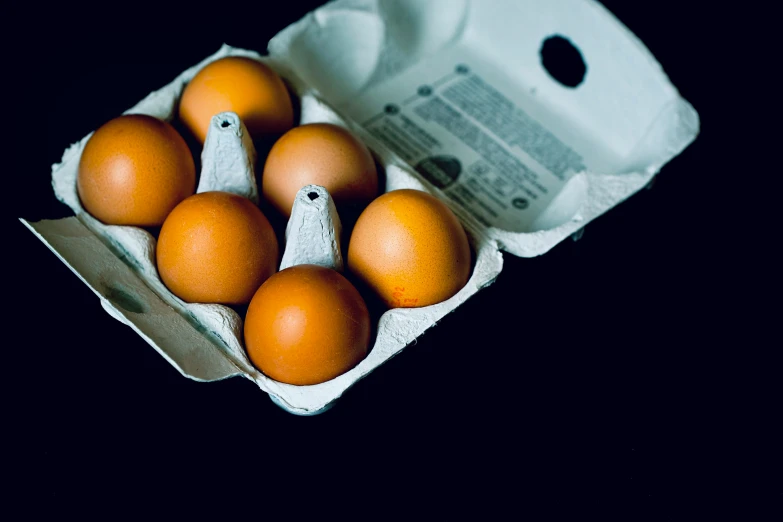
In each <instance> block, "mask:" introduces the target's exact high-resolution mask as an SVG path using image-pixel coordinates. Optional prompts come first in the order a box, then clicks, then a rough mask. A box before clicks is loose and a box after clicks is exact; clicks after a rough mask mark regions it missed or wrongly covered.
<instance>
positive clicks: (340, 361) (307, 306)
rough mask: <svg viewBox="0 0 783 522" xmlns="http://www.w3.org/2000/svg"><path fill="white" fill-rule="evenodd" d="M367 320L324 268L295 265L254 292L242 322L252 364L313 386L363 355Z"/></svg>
mask: <svg viewBox="0 0 783 522" xmlns="http://www.w3.org/2000/svg"><path fill="white" fill-rule="evenodd" d="M369 343H370V316H369V313H368V312H367V306H366V305H365V303H364V300H363V299H362V296H361V295H359V292H358V291H357V290H356V288H354V286H353V285H352V284H351V283H350V282H348V280H347V279H346V278H345V277H343V276H342V275H340V274H339V273H337V272H335V271H334V270H331V269H329V268H324V267H321V266H317V265H297V266H292V267H290V268H286V269H285V270H282V271H280V272H278V273H276V274H275V275H273V276H272V277H270V278H269V279H268V280H267V282H266V283H264V284H263V285H262V286H261V288H259V289H258V292H256V295H255V296H253V300H252V301H251V302H250V307H249V308H248V310H247V316H246V317H245V347H246V349H247V353H248V356H249V357H250V360H251V361H252V362H253V364H254V365H255V366H256V367H257V368H258V369H259V370H261V371H262V372H264V373H265V374H266V375H267V376H269V377H271V378H272V379H275V380H276V381H280V382H285V383H288V384H298V385H306V384H318V383H321V382H325V381H328V380H330V379H333V378H335V377H337V376H338V375H341V374H343V373H345V372H347V371H348V370H350V369H351V368H353V367H354V366H356V365H357V364H358V363H359V362H360V361H361V360H362V359H364V357H365V356H366V355H367V348H368V345H369Z"/></svg>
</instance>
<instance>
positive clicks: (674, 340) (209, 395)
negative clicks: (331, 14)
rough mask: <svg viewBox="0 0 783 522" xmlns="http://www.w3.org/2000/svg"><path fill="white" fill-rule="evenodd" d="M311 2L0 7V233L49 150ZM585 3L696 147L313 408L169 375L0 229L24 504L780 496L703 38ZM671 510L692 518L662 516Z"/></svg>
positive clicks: (769, 394)
mask: <svg viewBox="0 0 783 522" xmlns="http://www.w3.org/2000/svg"><path fill="white" fill-rule="evenodd" d="M319 4H320V2H317V1H316V2H309V1H301V2H299V1H297V2H294V1H291V2H288V3H287V4H285V5H281V4H275V5H272V4H266V7H264V5H265V3H264V2H257V3H256V4H252V6H243V5H241V4H233V3H232V4H228V3H222V4H221V5H220V9H219V10H218V8H217V7H213V8H212V9H210V10H206V9H205V10H199V9H198V8H197V7H196V5H195V4H193V5H188V6H182V7H180V8H178V9H173V8H172V9H167V10H162V8H161V7H160V6H142V5H134V6H130V5H124V6H113V7H112V8H111V9H119V10H118V11H116V12H114V11H112V10H111V9H109V7H108V6H107V7H105V10H99V9H97V8H87V7H82V8H79V7H74V6H67V7H61V8H56V9H60V10H61V12H57V11H51V10H49V11H47V13H48V15H47V17H46V21H44V22H41V21H40V20H37V21H36V23H31V24H26V23H25V22H29V21H30V20H31V19H32V18H34V17H31V15H30V14H29V13H25V14H23V13H21V11H16V10H15V9H16V8H11V10H10V11H9V15H10V17H11V19H16V20H17V21H18V22H20V23H21V26H22V27H27V28H28V29H26V32H24V36H23V37H20V39H19V40H18V41H17V44H16V46H15V50H17V51H19V52H18V53H16V58H15V59H16V60H18V61H19V62H18V64H17V65H14V66H15V67H19V70H20V71H23V74H21V75H20V76H21V79H20V85H19V86H20V87H21V88H22V89H21V90H22V91H23V92H22V94H21V97H20V98H19V99H18V100H17V99H12V100H11V103H9V104H10V105H13V106H14V107H12V109H19V108H23V109H24V110H25V111H26V112H25V114H26V117H24V115H23V117H22V119H21V120H20V121H22V123H24V124H26V125H23V126H20V127H17V132H16V138H15V140H16V141H15V142H14V143H15V150H13V151H6V152H7V153H8V152H10V153H11V155H13V156H14V157H15V158H16V159H17V160H21V161H19V162H18V163H17V166H16V167H15V171H14V172H11V173H6V174H7V175H8V176H9V177H11V178H13V181H14V183H20V186H19V187H13V185H12V189H13V190H14V192H13V193H12V194H9V193H6V199H7V202H8V204H10V205H11V206H12V208H13V212H12V214H11V218H19V217H22V218H25V219H29V220H38V219H42V218H59V217H65V216H68V215H70V209H68V208H67V207H65V205H62V204H60V203H59V202H57V200H56V199H55V197H54V195H53V191H52V189H51V186H50V167H51V164H52V163H55V162H58V161H59V160H60V157H61V154H62V151H63V150H64V149H65V148H66V147H67V146H68V145H69V144H71V143H73V142H75V141H77V140H79V139H81V137H83V136H84V135H85V134H87V133H88V132H90V131H92V130H94V129H95V128H97V127H98V126H100V125H101V124H102V123H104V122H105V121H107V120H109V119H111V118H113V117H115V116H117V115H118V114H120V113H121V112H122V111H124V110H125V109H127V108H128V107H130V106H132V105H133V104H135V103H136V102H137V101H138V100H140V99H141V98H142V97H143V96H144V95H146V94H147V93H148V92H149V91H151V90H154V89H157V88H159V87H160V86H162V85H164V84H166V83H168V82H169V81H171V80H172V79H173V78H174V77H175V76H176V75H177V74H179V72H181V71H182V70H184V69H185V68H187V67H189V66H191V65H193V64H194V63H196V62H198V61H199V60H201V59H203V58H204V57H205V56H207V55H209V54H211V53H213V52H215V51H216V50H217V49H218V48H219V46H220V45H221V44H222V43H223V42H226V43H229V44H231V45H234V46H238V47H244V48H250V49H255V50H257V51H259V52H264V50H265V48H266V42H267V41H268V40H269V39H270V38H271V37H272V36H273V35H274V34H275V33H276V32H277V31H279V30H280V29H282V28H283V27H285V26H286V25H288V24H289V23H291V22H293V21H295V20H297V19H298V18H300V17H301V16H302V15H304V14H305V13H306V12H308V11H309V10H311V9H313V8H314V7H316V6H317V5H319ZM604 4H605V5H606V6H607V7H608V8H609V9H610V10H611V11H612V12H613V13H615V15H616V16H617V17H618V18H619V19H620V20H621V21H622V22H623V23H625V24H626V25H627V26H628V27H629V28H630V29H631V30H632V31H633V32H634V33H635V34H636V35H637V36H639V37H640V38H641V40H642V41H644V42H645V44H646V45H647V46H648V48H649V49H650V50H651V51H652V52H653V54H654V55H655V56H656V57H657V58H658V60H659V61H660V62H661V64H662V65H663V67H664V69H665V70H666V72H667V73H668V75H669V76H670V78H671V80H672V82H673V83H674V85H675V86H677V87H678V89H679V90H680V92H681V93H682V95H683V96H684V97H685V98H686V99H687V100H689V101H690V102H691V103H692V104H693V105H694V106H695V108H696V110H697V111H698V112H699V114H700V118H701V124H702V130H701V134H700V135H699V137H698V138H697V140H696V141H695V142H694V143H693V144H692V145H691V146H690V147H689V148H688V149H686V150H685V151H684V153H683V154H682V155H680V156H679V157H677V158H675V159H674V160H673V161H672V162H671V163H669V164H668V165H666V166H665V167H664V168H663V170H662V172H661V173H660V175H659V176H658V178H657V180H656V183H655V185H654V187H653V188H652V189H651V190H643V191H641V192H639V193H638V194H636V195H634V196H633V197H632V198H630V199H629V200H628V201H626V202H624V203H622V204H620V205H619V206H617V207H615V208H614V209H612V210H611V211H610V212H609V213H607V214H605V215H604V216H602V217H600V218H598V219H597V220H595V221H594V222H592V223H590V224H589V225H588V226H587V227H586V231H585V235H584V237H583V239H582V240H580V241H578V242H574V241H572V240H570V239H569V240H566V241H563V242H562V243H561V244H560V245H558V246H557V247H555V248H554V249H553V250H552V251H550V252H549V253H547V254H546V255H544V256H542V257H540V258H534V259H518V258H515V257H513V256H511V255H506V256H505V266H504V269H503V272H502V274H501V275H500V277H499V278H498V280H497V282H496V283H495V284H494V285H492V286H491V287H489V288H487V289H485V290H483V291H481V292H480V293H479V294H477V295H476V296H475V297H474V298H472V299H471V300H470V301H468V302H467V303H466V304H465V305H463V306H462V307H460V309H459V310H458V311H456V312H455V313H453V314H450V315H449V316H447V317H446V318H445V319H443V320H442V321H441V322H440V323H439V324H438V325H437V326H436V327H434V328H433V329H431V330H429V331H428V332H427V333H426V334H425V335H424V336H423V337H421V338H420V339H419V340H418V342H417V343H416V344H415V345H412V346H410V347H408V348H407V349H405V350H404V351H403V352H402V353H401V354H400V355H398V356H397V357H394V358H393V359H392V360H390V361H389V362H387V363H386V364H384V365H383V366H382V367H380V368H378V369H377V370H375V371H374V372H373V373H371V374H370V376H369V377H367V378H366V379H364V380H362V381H360V382H359V383H358V384H356V385H355V386H354V387H353V388H352V389H351V390H349V391H348V392H347V393H346V394H345V395H344V397H343V398H342V399H341V400H340V401H339V403H338V404H337V406H336V407H335V408H333V409H332V410H331V411H329V412H327V413H325V414H323V415H319V416H316V417H310V418H302V417H296V416H293V415H291V414H288V413H286V412H284V411H282V410H280V409H278V408H277V407H276V406H275V405H274V404H273V403H272V402H271V401H270V400H269V399H268V397H267V396H266V395H265V394H264V393H263V392H261V391H260V390H259V389H258V388H257V387H256V386H255V385H254V384H253V383H251V382H249V381H247V380H245V379H241V378H234V379H229V380H227V381H222V382H216V383H208V384H203V383H196V382H193V381H190V380H188V379H186V378H184V377H182V376H181V375H180V374H179V373H178V372H177V371H176V370H175V369H174V368H173V367H171V366H170V365H169V364H168V363H167V362H166V361H165V360H164V359H163V358H162V357H161V356H160V355H158V354H157V353H156V352H155V351H154V350H153V349H152V348H151V347H150V346H148V345H147V344H146V343H145V342H144V341H143V340H142V339H141V338H139V337H138V336H137V335H136V334H135V333H134V332H133V331H132V330H131V329H130V328H128V327H126V326H123V325H122V324H120V323H119V322H117V321H115V320H114V319H112V318H111V317H109V316H108V315H107V314H106V313H105V312H104V311H103V310H102V309H101V307H100V304H99V302H98V299H97V298H96V297H95V296H94V294H92V292H91V291H90V290H89V289H88V288H87V287H86V286H85V285H84V284H83V283H81V282H80V281H79V280H78V279H77V277H76V276H75V275H74V274H72V273H71V272H70V271H69V269H68V268H67V267H66V266H65V265H64V264H62V263H61V262H60V261H59V260H57V259H56V258H55V256H54V255H53V254H52V253H51V252H49V251H48V249H47V248H46V247H45V246H44V245H43V244H42V243H40V242H39V241H38V240H37V239H36V238H35V237H34V236H33V235H32V234H31V233H29V232H28V231H26V230H25V229H24V228H23V226H22V225H21V224H20V223H18V222H12V223H11V227H10V228H11V229H12V231H11V233H12V234H14V235H13V243H12V244H13V253H12V254H11V256H10V257H11V258H12V259H13V262H14V266H13V267H12V268H10V270H13V272H12V273H13V281H10V282H9V285H8V287H9V288H11V289H12V292H13V293H12V295H13V297H12V299H9V300H8V301H7V302H9V303H13V310H14V312H12V313H11V316H10V318H11V321H12V323H13V324H9V325H7V326H6V331H7V332H8V331H12V332H15V333H13V334H12V338H13V339H14V340H13V341H8V342H7V343H6V349H7V350H8V351H9V352H13V354H14V355H16V356H19V359H20V362H19V363H18V364H15V365H13V367H11V368H6V374H7V375H9V376H11V377H13V378H14V379H13V382H14V385H13V387H12V391H11V393H10V394H9V395H8V399H9V400H8V401H7V404H8V405H9V406H11V407H12V409H13V410H14V411H18V413H19V422H14V423H13V425H14V430H13V431H14V432H15V433H16V434H17V435H19V437H20V440H21V442H22V443H21V445H20V446H17V447H15V448H14V450H13V451H12V453H14V454H15V455H12V456H15V457H19V458H20V459H21V461H22V462H23V463H24V468H25V470H26V471H27V472H29V477H30V480H31V481H32V482H30V483H29V487H30V488H33V489H34V490H35V491H36V494H37V498H38V499H39V500H38V501H37V503H36V507H47V508H53V509H60V508H61V507H63V506H65V505H66V504H71V505H75V506H77V507H80V508H84V507H85V506H89V505H94V504H96V503H99V502H100V501H105V500H106V499H107V498H113V494H115V493H117V492H121V491H122V490H123V488H122V487H119V484H125V483H126V482H128V483H131V484H134V485H136V486H140V487H142V488H143V489H144V491H146V493H149V494H153V493H154V494H156V496H165V495H167V494H168V493H167V492H168V491H169V488H172V487H174V486H177V485H183V484H189V483H190V480H195V482H197V483H198V484H200V487H198V486H195V487H194V488H193V489H189V486H186V488H188V489H187V491H188V494H189V496H188V497H186V498H189V499H191V500H190V502H192V501H193V499H194V495H197V494H196V493H195V492H196V491H202V490H204V489H206V490H209V488H210V487H211V486H210V485H211V484H214V483H216V482H217V483H222V484H223V485H224V486H229V487H232V486H233V485H234V484H240V483H241V484H245V485H250V486H251V488H254V489H256V490H257V491H256V494H257V495H260V496H264V495H266V496H267V497H268V491H269V490H267V489H266V488H267V487H271V486H272V485H274V484H283V485H284V486H285V487H286V489H289V490H290V491H293V492H296V491H301V492H302V495H303V497H307V496H308V495H309V491H310V490H311V489H313V488H315V489H317V488H318V487H319V484H322V483H324V481H325V478H326V477H330V476H335V477H343V476H348V477H350V479H342V478H340V479H337V478H333V479H330V480H328V481H327V482H332V483H333V482H337V483H338V485H339V484H340V481H341V480H345V482H344V484H345V487H346V488H348V487H349V486H348V485H349V484H350V489H353V488H354V486H355V483H356V482H364V483H369V484H371V485H372V484H375V483H376V480H377V479H376V478H375V477H376V476H378V475H380V476H382V477H386V478H387V479H392V481H393V485H391V486H388V487H390V488H391V489H390V491H392V492H393V493H391V494H388V495H386V494H384V495H381V497H382V498H381V499H379V504H378V505H379V506H381V505H384V504H383V502H384V499H383V497H386V499H385V501H386V502H388V501H389V500H390V499H400V498H407V497H411V496H415V497H431V496H432V495H431V494H432V493H433V492H434V491H437V490H440V488H442V487H444V486H445V488H446V489H445V491H447V494H446V497H445V498H443V499H440V500H444V501H447V502H448V503H451V504H454V503H455V502H470V501H471V500H473V501H474V502H476V501H477V500H476V497H475V496H474V495H473V494H472V492H473V491H474V490H473V488H474V486H476V485H482V486H484V487H486V488H488V489H489V490H490V491H492V492H493V493H492V496H491V498H492V499H494V500H493V501H492V502H490V503H488V504H487V505H488V506H495V507H497V506H499V505H502V504H505V503H508V504H509V505H512V506H515V509H516V512H520V513H525V512H526V511H527V510H532V509H533V507H534V506H535V505H537V504H538V503H540V502H543V505H544V506H549V507H551V508H553V509H554V508H557V507H558V506H560V505H562V504H573V505H576V506H577V507H578V508H579V509H588V508H589V509H595V508H597V509H599V510H614V509H618V508H619V509H621V512H622V513H624V514H625V515H626V516H627V517H628V519H631V520H636V519H640V518H642V517H643V515H650V516H651V517H652V518H654V519H658V520H661V519H669V518H670V517H672V516H674V515H673V513H675V512H676V513H679V514H681V515H682V514H687V513H689V512H693V513H698V512H699V510H701V509H703V508H704V507H705V506H712V507H714V506H723V505H725V504H726V503H730V502H732V501H739V498H740V497H741V496H744V495H745V494H746V493H750V494H751V496H752V497H751V498H752V501H750V502H747V501H746V502H747V503H746V504H744V505H748V506H750V505H756V504H757V503H758V502H763V501H766V500H770V499H772V500H777V502H778V503H779V502H780V500H781V496H780V494H781V487H780V480H779V475H778V476H777V477H778V478H775V477H774V476H773V475H770V474H768V473H771V472H772V471H773V460H772V454H773V453H774V452H775V451H776V450H777V448H778V447H779V442H777V440H776V439H775V437H774V436H772V434H773V433H774V431H773V430H774V426H776V422H775V420H776V417H780V408H779V399H780V388H779V382H778V381H777V380H770V379H767V378H765V377H764V375H763V370H764V369H767V370H769V369H770V368H774V367H771V366H770V363H769V355H768V352H769V351H771V350H772V346H773V344H774V343H772V342H770V341H765V340H764V339H762V338H761V337H759V336H757V335H756V334H755V333H754V332H755V330H754V328H753V327H749V326H746V325H745V324H744V323H743V319H741V318H740V313H741V312H737V313H735V312H734V310H735V309H739V310H742V309H744V308H746V304H744V303H742V302H740V301H738V300H737V298H736V297H735V296H734V294H733V292H734V290H735V287H736V286H737V285H738V283H736V282H735V279H734V277H733V276H734V273H735V272H736V271H737V270H740V269H741V270H747V267H745V266H742V268H740V265H736V264H733V259H734V257H735V254H736V252H735V248H736V244H738V243H739V244H741V243H742V242H741V241H740V242H737V241H735V242H734V243H733V244H734V245H735V248H732V249H727V248H724V246H725V244H726V243H725V242H724V241H723V239H724V238H725V237H726V236H725V235H726V234H730V233H734V232H729V226H733V225H734V224H736V221H737V220H736V212H737V211H736V210H730V209H727V206H726V202H725V199H726V194H725V191H724V190H723V189H724V187H725V183H726V182H727V180H729V175H730V173H731V172H730V171H731V169H732V168H733V167H731V165H729V163H728V161H727V160H726V156H725V154H723V152H725V149H723V148H722V145H721V144H720V143H719V140H720V139H721V138H722V137H723V135H724V133H725V132H726V129H727V127H726V120H725V118H726V117H727V114H726V104H725V99H723V98H721V96H720V95H718V94H717V92H716V81H717V80H716V77H715V69H714V68H713V67H714V65H713V64H714V53H715V47H714V45H715V38H716V36H713V35H711V34H708V33H707V32H706V31H707V27H708V26H709V25H710V24H707V23H705V22H704V12H702V11H700V10H699V9H697V8H695V7H694V8H692V9H690V10H689V9H686V8H683V7H682V5H681V4H682V3H681V2H674V1H663V2H661V1H657V2H641V3H640V2H620V1H607V2H604ZM224 12H225V13H224ZM149 13H157V14H156V17H155V18H154V21H152V20H151V19H149V18H148V16H150V15H149ZM221 13H223V14H221ZM14 63H15V64H16V62H14ZM588 66H589V63H588ZM28 126H29V128H28ZM8 128H12V126H10V125H9V126H8ZM22 128H24V130H22ZM718 157H720V158H721V159H720V160H718V159H717V158H718ZM6 313H8V312H6ZM777 368H778V369H779V367H777ZM778 469H779V468H778ZM139 476H141V477H144V478H143V479H142V480H141V481H139V480H138V479H136V478H134V477H139ZM152 483H154V484H156V485H155V486H151V485H150V484H152ZM378 488H379V491H382V487H381V486H380V485H379V486H378ZM352 495H353V494H352ZM171 496H172V497H175V499H177V500H176V501H178V502H179V501H181V500H182V497H178V496H177V495H174V494H172V495H171ZM343 497H344V495H342V496H339V497H338V498H341V499H343V500H345V499H346V498H343ZM137 498H138V499H139V501H140V502H144V501H145V500H147V499H148V498H149V497H148V496H147V495H145V496H141V497H137ZM253 498H255V497H251V498H245V499H244V500H250V501H251V502H250V503H251V505H252V501H253ZM259 498H260V497H259ZM746 498H747V497H746ZM267 500H268V499H267ZM683 501H685V502H688V503H689V505H690V506H691V507H690V510H691V511H688V512H683V511H681V509H682V508H681V507H679V508H677V509H675V506H682V503H683ZM395 502H396V501H395ZM477 502H478V503H479V504H481V503H482V501H477ZM768 513H769V512H768Z"/></svg>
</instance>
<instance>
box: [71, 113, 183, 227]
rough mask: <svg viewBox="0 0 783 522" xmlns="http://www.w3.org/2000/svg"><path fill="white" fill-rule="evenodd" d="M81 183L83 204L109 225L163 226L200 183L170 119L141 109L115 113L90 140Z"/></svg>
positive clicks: (80, 172)
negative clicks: (165, 220)
mask: <svg viewBox="0 0 783 522" xmlns="http://www.w3.org/2000/svg"><path fill="white" fill-rule="evenodd" d="M76 187H77V191H78V193H79V199H80V200H81V203H82V205H83V206H84V209H85V210H86V211H87V212H89V213H90V214H91V215H92V216H94V217H95V218H97V219H98V220H100V221H102V222H103V223H105V224H107V225H132V226H142V227H145V226H149V227H152V226H159V225H160V224H161V223H163V220H164V219H166V216H167V215H168V214H169V212H171V210H172V209H173V208H174V207H175V206H177V204H178V203H179V202H181V201H182V200H184V199H185V198H187V197H188V196H190V195H191V194H193V192H194V190H195V188H196V167H195V164H194V162H193V156H192V155H191V153H190V150H189V149H188V146H187V144H186V143H185V140H184V139H182V136H180V135H179V133H178V132H177V131H176V130H175V129H174V127H172V126H171V125H170V124H168V123H167V122H165V121H163V120H159V119H157V118H154V117H152V116H146V115H142V114H133V115H125V116H120V117H118V118H115V119H113V120H111V121H109V122H107V123H105V124H104V125H103V126H101V127H100V128H99V129H98V130H96V131H95V132H94V133H93V135H92V136H91V137H90V139H89V140H87V143H86V145H85V146H84V150H83V151H82V155H81V158H80V160H79V170H78V174H77V178H76Z"/></svg>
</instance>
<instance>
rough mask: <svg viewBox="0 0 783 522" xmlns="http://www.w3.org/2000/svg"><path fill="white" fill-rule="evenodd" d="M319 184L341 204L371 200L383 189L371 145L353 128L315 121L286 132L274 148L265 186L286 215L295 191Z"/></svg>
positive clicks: (269, 159) (356, 203) (264, 188)
mask: <svg viewBox="0 0 783 522" xmlns="http://www.w3.org/2000/svg"><path fill="white" fill-rule="evenodd" d="M305 185H320V186H322V187H324V188H326V190H328V191H329V194H330V195H331V196H332V197H333V198H334V202H335V205H336V206H337V209H338V210H340V207H341V206H342V205H362V206H363V205H366V204H367V203H369V202H370V201H372V199H373V198H374V197H375V196H377V195H378V173H377V172H376V170H375V161H374V160H373V157H372V154H370V151H369V150H367V147H365V145H364V144H363V143H362V142H361V141H359V139H358V138H356V137H355V136H354V135H353V134H351V133H350V132H349V131H348V130H346V129H344V128H343V127H340V126H338V125H332V124H330V123H310V124H307V125H301V126H299V127H295V128H293V129H291V130H290V131H288V132H287V133H285V134H284V135H283V136H282V137H281V138H280V139H279V140H278V141H277V143H275V144H274V146H273V147H272V150H271V151H269V156H268V157H267V159H266V165H265V166H264V173H263V177H262V179H261V190H262V192H263V194H264V197H265V198H266V199H267V200H268V201H269V202H270V203H271V204H272V205H273V206H274V207H275V208H276V209H277V210H278V211H279V212H280V213H281V214H283V215H285V216H290V215H291V208H292V207H293V204H294V199H295V198H296V193H297V191H298V190H299V189H301V188H302V187H304V186H305Z"/></svg>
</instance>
